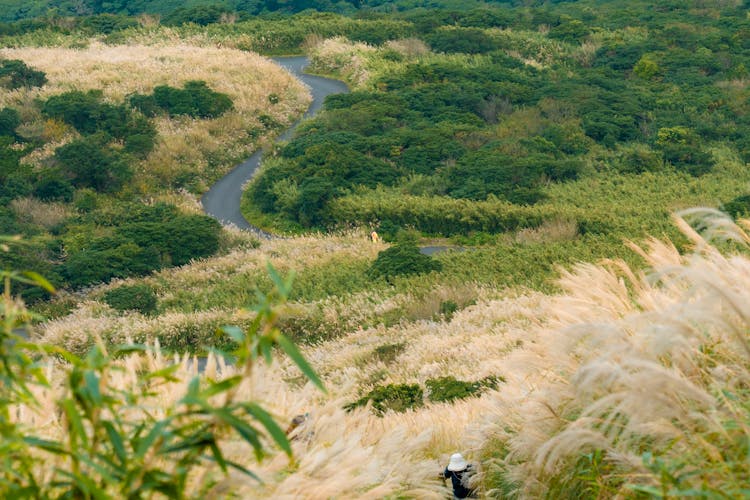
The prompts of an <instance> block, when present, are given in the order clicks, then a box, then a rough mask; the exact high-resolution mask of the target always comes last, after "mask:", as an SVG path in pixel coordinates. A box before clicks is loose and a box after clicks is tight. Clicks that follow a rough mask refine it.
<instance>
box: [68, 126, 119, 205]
mask: <svg viewBox="0 0 750 500" xmlns="http://www.w3.org/2000/svg"><path fill="white" fill-rule="evenodd" d="M105 140H106V139H104V138H102V137H101V136H90V137H84V138H81V139H78V140H75V141H72V142H70V143H68V144H65V145H64V146H60V147H59V148H57V150H55V160H56V162H57V164H58V165H59V166H60V168H61V169H62V171H63V172H65V174H66V175H68V176H69V177H70V179H71V182H72V183H73V185H74V186H76V187H90V188H93V189H95V190H96V191H100V192H112V191H117V190H119V189H120V188H121V187H122V186H123V184H124V183H125V182H127V181H128V180H129V179H130V178H131V177H132V171H131V169H130V165H128V162H127V161H126V160H125V158H123V157H122V156H121V155H120V154H118V153H117V152H115V151H112V150H109V149H108V148H107V147H106V145H105V144H104V141H105Z"/></svg>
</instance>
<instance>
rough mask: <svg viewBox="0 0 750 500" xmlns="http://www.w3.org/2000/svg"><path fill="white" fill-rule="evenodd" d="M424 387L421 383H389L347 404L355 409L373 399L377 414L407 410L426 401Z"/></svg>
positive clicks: (351, 408)
mask: <svg viewBox="0 0 750 500" xmlns="http://www.w3.org/2000/svg"><path fill="white" fill-rule="evenodd" d="M422 399H423V392H422V388H421V387H420V386H419V384H388V385H384V386H377V387H375V388H374V389H373V390H371V391H370V392H368V393H367V394H365V395H364V396H362V397H361V398H360V399H358V400H357V401H354V402H353V403H349V404H347V405H346V406H345V408H346V409H347V410H353V409H354V408H357V407H359V406H366V405H367V404H368V403H369V402H370V401H372V409H373V411H374V412H375V414H376V415H379V416H382V415H383V414H384V413H385V412H386V411H388V410H391V411H395V412H405V411H407V410H411V409H414V408H419V407H421V406H422V405H423V404H424V402H423V401H422Z"/></svg>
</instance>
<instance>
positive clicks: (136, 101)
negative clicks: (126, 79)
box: [129, 80, 233, 118]
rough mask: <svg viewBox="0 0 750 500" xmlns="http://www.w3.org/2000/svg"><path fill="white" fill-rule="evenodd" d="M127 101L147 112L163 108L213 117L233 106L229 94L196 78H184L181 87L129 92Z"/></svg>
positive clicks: (180, 113) (200, 116) (153, 113)
mask: <svg viewBox="0 0 750 500" xmlns="http://www.w3.org/2000/svg"><path fill="white" fill-rule="evenodd" d="M129 103H130V105H131V106H133V107H134V108H136V109H138V110H139V111H141V113H143V114H144V115H146V116H155V115H156V114H157V113H158V112H160V111H163V112H165V113H168V114H170V115H188V116H192V117H193V118H216V117H217V116H220V115H221V114H223V113H224V112H226V111H228V110H230V109H232V106H233V105H232V100H231V99H230V97H229V96H228V95H226V94H222V93H220V92H216V91H213V90H211V89H210V88H209V87H208V85H206V82H202V81H197V80H196V81H189V82H186V83H185V84H184V85H183V88H182V89H178V88H175V87H170V86H169V85H159V86H157V87H155V88H154V91H153V93H152V94H151V95H144V94H133V95H131V96H130V97H129Z"/></svg>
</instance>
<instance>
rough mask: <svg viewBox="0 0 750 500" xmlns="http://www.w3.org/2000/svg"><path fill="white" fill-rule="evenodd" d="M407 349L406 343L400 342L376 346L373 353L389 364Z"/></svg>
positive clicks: (378, 358)
mask: <svg viewBox="0 0 750 500" xmlns="http://www.w3.org/2000/svg"><path fill="white" fill-rule="evenodd" d="M404 349H406V343H404V342H400V343H398V344H383V345H379V346H377V347H376V348H375V350H374V351H373V353H372V355H373V357H374V358H375V359H377V360H378V361H381V362H382V363H385V364H389V363H392V362H393V360H395V359H396V357H397V356H398V355H399V354H401V353H402V352H404Z"/></svg>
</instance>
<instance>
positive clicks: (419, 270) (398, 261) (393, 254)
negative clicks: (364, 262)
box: [369, 239, 443, 281]
mask: <svg viewBox="0 0 750 500" xmlns="http://www.w3.org/2000/svg"><path fill="white" fill-rule="evenodd" d="M442 268H443V266H442V264H441V263H440V262H439V261H437V260H435V259H433V258H432V257H430V256H428V255H423V254H421V253H420V251H419V247H418V246H417V244H416V242H415V241H414V240H411V239H402V240H401V241H398V242H397V243H396V244H395V245H393V246H392V247H390V248H386V249H385V250H383V251H382V252H380V253H378V257H377V258H376V259H375V262H373V263H372V266H371V267H370V270H369V273H370V275H372V276H375V277H380V276H382V277H384V278H385V279H386V280H388V281H390V280H392V279H393V278H395V277H396V276H407V275H413V274H425V273H429V272H431V271H440V270H442Z"/></svg>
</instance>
